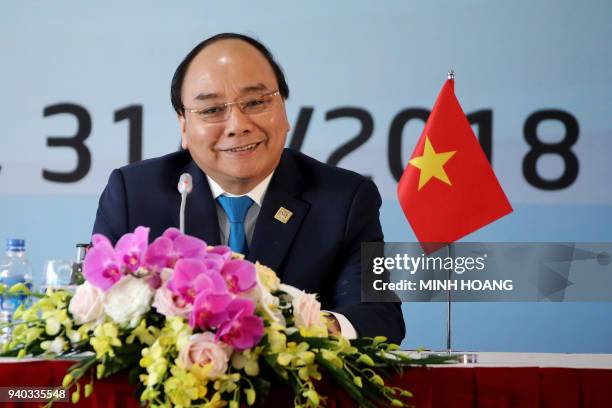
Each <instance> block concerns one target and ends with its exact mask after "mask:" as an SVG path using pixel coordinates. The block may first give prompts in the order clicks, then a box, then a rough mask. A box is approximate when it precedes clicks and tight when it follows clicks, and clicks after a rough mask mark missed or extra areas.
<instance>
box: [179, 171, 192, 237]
mask: <svg viewBox="0 0 612 408" xmlns="http://www.w3.org/2000/svg"><path fill="white" fill-rule="evenodd" d="M177 188H178V192H179V194H180V195H181V210H180V212H179V222H180V230H181V232H182V233H183V234H184V233H185V204H187V194H189V193H191V191H192V190H193V179H192V178H191V174H189V173H183V174H181V178H179V182H178V186H177Z"/></svg>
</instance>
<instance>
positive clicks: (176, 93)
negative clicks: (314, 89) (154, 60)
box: [170, 33, 289, 115]
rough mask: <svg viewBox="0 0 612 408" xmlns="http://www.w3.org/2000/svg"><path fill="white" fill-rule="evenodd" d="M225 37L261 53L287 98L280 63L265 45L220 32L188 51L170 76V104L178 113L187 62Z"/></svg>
mask: <svg viewBox="0 0 612 408" xmlns="http://www.w3.org/2000/svg"><path fill="white" fill-rule="evenodd" d="M226 39H234V40H242V41H244V42H246V43H249V44H251V45H252V46H253V47H255V48H256V49H257V50H258V51H259V52H260V53H261V55H263V56H264V58H265V59H266V60H267V61H268V62H269V63H270V66H271V67H272V71H274V76H275V77H276V82H278V90H279V91H280V94H281V96H282V97H283V98H284V99H287V98H289V87H288V86H287V81H286V80H285V75H284V74H283V70H282V69H281V67H280V65H278V63H277V62H276V61H275V60H274V56H273V55H272V53H271V52H270V51H269V50H268V49H267V48H266V46H265V45H263V44H262V43H260V42H259V41H257V40H256V39H254V38H252V37H249V36H247V35H243V34H236V33H222V34H217V35H214V36H212V37H209V38H207V39H205V40H204V41H202V42H201V43H199V44H198V45H196V46H195V47H194V48H193V50H191V51H189V54H187V56H186V57H185V58H184V59H183V61H181V63H180V64H179V66H178V67H177V68H176V71H174V76H173V77H172V84H171V85H170V100H171V101H172V106H173V107H174V110H175V111H176V113H178V114H179V115H182V114H183V113H185V107H184V106H183V101H182V99H181V88H182V87H183V80H184V79H185V73H186V72H187V68H188V67H189V64H190V63H191V61H192V60H193V59H194V58H195V56H196V55H198V53H199V52H200V51H202V50H203V49H204V48H205V47H206V46H208V45H210V44H212V43H214V42H217V41H220V40H226Z"/></svg>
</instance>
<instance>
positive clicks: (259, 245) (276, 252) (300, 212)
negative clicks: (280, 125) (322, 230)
mask: <svg viewBox="0 0 612 408" xmlns="http://www.w3.org/2000/svg"><path fill="white" fill-rule="evenodd" d="M302 190H303V179H302V175H301V172H300V171H299V168H298V166H297V164H296V163H295V161H294V159H293V157H292V156H291V155H290V154H288V153H287V151H286V150H285V151H284V152H283V155H282V157H281V161H280V163H279V165H278V167H277V168H276V171H275V172H274V176H273V177H272V180H271V181H270V185H269V186H268V191H267V192H266V195H265V198H264V201H263V203H262V207H261V210H260V212H259V216H258V217H257V223H256V225H255V231H254V233H253V240H252V243H251V248H250V249H249V255H248V257H247V259H249V260H250V261H253V262H255V261H259V262H260V263H262V264H264V265H266V266H268V267H270V268H272V269H274V270H275V271H277V272H278V270H279V267H280V265H281V264H282V262H283V259H284V258H285V256H286V255H287V253H288V251H289V249H290V248H291V244H292V243H293V240H294V238H295V235H296V234H297V232H298V231H299V229H300V226H301V224H302V221H303V220H304V217H305V216H306V214H307V213H308V210H309V208H310V205H309V204H308V203H307V202H305V201H302V200H301V199H299V198H298V197H297V195H298V194H299V193H300V192H302ZM281 207H284V208H285V209H286V210H289V211H291V212H292V215H291V217H290V218H289V220H288V221H287V222H286V223H283V222H281V221H279V220H278V219H276V218H275V215H276V213H277V211H278V210H279V209H280V208H281Z"/></svg>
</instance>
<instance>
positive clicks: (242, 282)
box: [221, 259, 257, 293]
mask: <svg viewBox="0 0 612 408" xmlns="http://www.w3.org/2000/svg"><path fill="white" fill-rule="evenodd" d="M221 276H223V278H224V279H225V282H226V283H227V287H228V289H229V291H230V292H232V293H239V292H245V291H247V290H249V289H251V288H252V287H254V286H255V285H256V284H257V279H256V277H255V265H253V264H252V263H250V262H247V261H242V260H239V259H235V260H231V261H227V262H226V263H225V265H224V266H223V269H222V270H221Z"/></svg>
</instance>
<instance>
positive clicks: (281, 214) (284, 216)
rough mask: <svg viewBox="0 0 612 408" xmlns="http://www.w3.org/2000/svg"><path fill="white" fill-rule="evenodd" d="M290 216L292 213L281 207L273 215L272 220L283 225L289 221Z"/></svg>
mask: <svg viewBox="0 0 612 408" xmlns="http://www.w3.org/2000/svg"><path fill="white" fill-rule="evenodd" d="M292 215H293V213H292V212H291V211H289V210H288V209H286V208H285V207H281V208H279V209H278V211H277V212H276V214H275V215H274V218H275V219H277V220H279V221H280V222H282V223H283V224H286V223H287V221H289V219H290V218H291V216H292Z"/></svg>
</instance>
